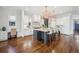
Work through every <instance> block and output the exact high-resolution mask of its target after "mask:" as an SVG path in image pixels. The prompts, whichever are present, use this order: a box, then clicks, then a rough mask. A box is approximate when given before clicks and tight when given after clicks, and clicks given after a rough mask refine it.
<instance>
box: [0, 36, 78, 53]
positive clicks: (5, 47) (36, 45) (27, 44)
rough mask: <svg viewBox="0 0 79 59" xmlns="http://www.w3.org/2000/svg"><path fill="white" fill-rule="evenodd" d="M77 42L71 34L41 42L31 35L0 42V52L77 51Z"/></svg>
mask: <svg viewBox="0 0 79 59" xmlns="http://www.w3.org/2000/svg"><path fill="white" fill-rule="evenodd" d="M77 52H79V42H78V41H77V39H75V38H74V37H73V36H67V35H61V37H60V40H56V41H53V42H52V43H51V44H47V45H46V44H43V43H42V42H40V41H37V40H36V39H33V38H32V36H27V37H24V38H15V39H11V40H7V41H4V42H0V53H77Z"/></svg>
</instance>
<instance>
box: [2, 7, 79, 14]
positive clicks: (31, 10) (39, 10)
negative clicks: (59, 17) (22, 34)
mask: <svg viewBox="0 0 79 59" xmlns="http://www.w3.org/2000/svg"><path fill="white" fill-rule="evenodd" d="M2 7H3V8H8V9H18V10H25V11H26V12H27V13H31V14H41V13H42V11H43V9H44V6H2ZM77 8H78V7H77ZM73 9H74V7H73V6H48V10H50V11H51V12H53V11H55V14H61V13H65V12H70V11H72V10H73Z"/></svg>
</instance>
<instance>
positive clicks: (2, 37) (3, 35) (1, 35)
mask: <svg viewBox="0 0 79 59" xmlns="http://www.w3.org/2000/svg"><path fill="white" fill-rule="evenodd" d="M7 39H8V35H7V32H6V31H0V41H4V40H7Z"/></svg>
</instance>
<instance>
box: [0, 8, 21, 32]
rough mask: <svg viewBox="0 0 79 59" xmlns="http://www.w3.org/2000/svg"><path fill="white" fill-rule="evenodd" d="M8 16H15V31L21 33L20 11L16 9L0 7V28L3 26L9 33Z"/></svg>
mask: <svg viewBox="0 0 79 59" xmlns="http://www.w3.org/2000/svg"><path fill="white" fill-rule="evenodd" d="M10 16H15V18H16V27H17V31H18V32H20V31H21V11H20V10H17V9H11V8H3V7H0V26H1V27H2V26H5V27H6V28H7V31H10V26H9V17H10Z"/></svg>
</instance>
